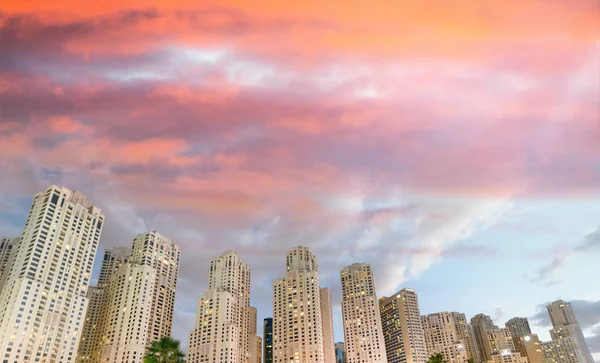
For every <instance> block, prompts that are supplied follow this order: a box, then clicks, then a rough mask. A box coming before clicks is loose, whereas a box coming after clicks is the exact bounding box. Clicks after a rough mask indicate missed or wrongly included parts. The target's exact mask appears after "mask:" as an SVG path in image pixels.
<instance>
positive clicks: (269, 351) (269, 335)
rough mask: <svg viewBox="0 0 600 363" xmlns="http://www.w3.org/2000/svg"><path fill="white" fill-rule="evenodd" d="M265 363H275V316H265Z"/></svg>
mask: <svg viewBox="0 0 600 363" xmlns="http://www.w3.org/2000/svg"><path fill="white" fill-rule="evenodd" d="M263 338H264V349H263V357H264V363H273V318H265V320H264V321H263Z"/></svg>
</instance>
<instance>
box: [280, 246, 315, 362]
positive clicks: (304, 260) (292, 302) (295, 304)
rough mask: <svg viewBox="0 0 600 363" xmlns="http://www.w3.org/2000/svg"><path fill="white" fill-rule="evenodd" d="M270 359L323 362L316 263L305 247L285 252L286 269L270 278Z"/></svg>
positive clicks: (308, 249)
mask: <svg viewBox="0 0 600 363" xmlns="http://www.w3.org/2000/svg"><path fill="white" fill-rule="evenodd" d="M273 361H274V362H275V363H289V362H294V363H324V362H325V357H324V352H323V320H322V312H321V288H320V286H319V265H318V264H317V259H316V257H315V256H314V255H313V254H312V252H311V250H310V248H308V247H302V246H299V247H295V248H293V249H292V250H291V251H289V252H287V254H286V272H285V275H284V276H283V277H282V278H281V279H278V280H275V281H273Z"/></svg>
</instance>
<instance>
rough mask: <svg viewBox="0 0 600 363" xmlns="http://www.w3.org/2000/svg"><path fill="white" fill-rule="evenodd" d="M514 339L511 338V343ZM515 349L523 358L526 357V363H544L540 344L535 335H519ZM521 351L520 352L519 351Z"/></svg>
mask: <svg viewBox="0 0 600 363" xmlns="http://www.w3.org/2000/svg"><path fill="white" fill-rule="evenodd" d="M514 340H515V339H514V338H513V341H514ZM518 340H519V342H518V343H515V347H516V348H517V350H518V351H519V353H520V354H521V356H523V357H527V361H528V363H545V362H546V359H545V358H544V350H543V347H542V342H541V341H540V338H539V337H538V336H537V335H536V334H527V335H521V336H519V337H518ZM519 349H521V350H519Z"/></svg>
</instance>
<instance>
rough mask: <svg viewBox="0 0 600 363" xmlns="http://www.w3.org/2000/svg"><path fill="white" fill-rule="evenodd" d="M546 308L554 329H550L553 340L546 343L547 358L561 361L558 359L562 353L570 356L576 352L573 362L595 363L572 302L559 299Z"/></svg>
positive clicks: (552, 362) (550, 360) (552, 360)
mask: <svg viewBox="0 0 600 363" xmlns="http://www.w3.org/2000/svg"><path fill="white" fill-rule="evenodd" d="M546 308H547V309H548V314H549V315H550V320H551V321H552V330H550V336H551V337H552V342H550V343H545V345H544V354H545V355H546V360H547V361H548V362H551V363H554V362H558V361H559V360H557V359H560V358H561V357H562V355H561V354H569V356H572V355H571V354H574V355H575V356H574V358H573V359H574V360H573V362H575V361H577V362H581V363H594V358H593V357H592V354H591V353H590V349H589V347H588V345H587V342H586V341H585V338H584V336H583V331H582V330H581V326H580V325H579V322H578V321H577V318H576V317H575V312H574V311H573V307H572V306H571V304H569V303H567V302H564V301H562V300H558V301H555V302H553V303H551V304H549V305H548V306H546ZM569 359H570V358H569ZM565 362H566V361H565ZM569 363H570V361H569Z"/></svg>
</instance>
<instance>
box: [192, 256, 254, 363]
mask: <svg viewBox="0 0 600 363" xmlns="http://www.w3.org/2000/svg"><path fill="white" fill-rule="evenodd" d="M251 320H254V323H251ZM251 336H252V337H255V336H256V309H254V308H252V309H251V308H250V267H249V266H248V265H247V264H245V263H244V261H243V260H242V258H241V257H240V256H239V255H238V254H237V253H235V252H233V251H226V252H224V253H223V254H222V255H221V256H219V257H217V258H214V259H212V260H211V262H210V274H209V282H208V289H207V290H206V292H205V293H204V295H203V296H201V297H200V298H199V299H198V308H197V311H196V324H195V327H194V330H192V332H191V333H190V336H189V350H188V357H187V362H190V363H207V362H210V363H246V362H250V359H251V355H252V354H251V352H253V351H255V350H256V345H257V342H256V341H255V340H254V339H250V337H251ZM251 340H253V341H251ZM251 343H252V344H253V347H252V349H251V347H250V344H251ZM254 359H256V352H254Z"/></svg>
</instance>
